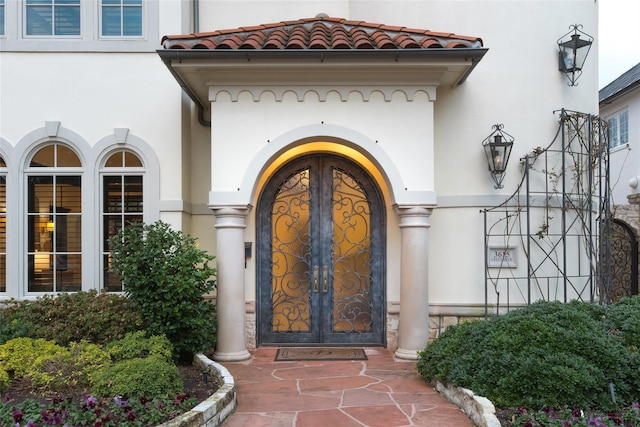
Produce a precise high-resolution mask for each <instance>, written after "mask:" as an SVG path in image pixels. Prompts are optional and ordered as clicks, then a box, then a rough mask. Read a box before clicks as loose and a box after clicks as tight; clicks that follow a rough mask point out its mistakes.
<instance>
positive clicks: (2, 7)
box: [0, 0, 4, 36]
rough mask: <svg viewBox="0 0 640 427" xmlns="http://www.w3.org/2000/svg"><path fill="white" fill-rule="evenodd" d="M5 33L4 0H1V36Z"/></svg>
mask: <svg viewBox="0 0 640 427" xmlns="http://www.w3.org/2000/svg"><path fill="white" fill-rule="evenodd" d="M3 35H4V0H0V36H3Z"/></svg>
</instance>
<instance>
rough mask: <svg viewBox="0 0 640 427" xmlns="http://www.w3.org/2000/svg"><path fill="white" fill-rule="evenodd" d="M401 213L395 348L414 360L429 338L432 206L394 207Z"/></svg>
mask: <svg viewBox="0 0 640 427" xmlns="http://www.w3.org/2000/svg"><path fill="white" fill-rule="evenodd" d="M395 211H396V213H397V214H398V215H399V216H400V232H401V249H400V259H401V264H400V320H399V325H398V350H396V356H397V357H399V358H401V359H417V358H418V354H417V352H418V351H419V350H423V349H424V347H425V345H426V344H427V340H428V339H429V295H428V289H429V267H428V264H429V235H428V230H429V227H430V224H429V216H430V215H431V208H428V207H425V206H418V205H403V206H395Z"/></svg>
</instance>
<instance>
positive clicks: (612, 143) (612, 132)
mask: <svg viewBox="0 0 640 427" xmlns="http://www.w3.org/2000/svg"><path fill="white" fill-rule="evenodd" d="M617 146H618V119H617V118H615V117H612V118H610V119H609V148H613V147H617Z"/></svg>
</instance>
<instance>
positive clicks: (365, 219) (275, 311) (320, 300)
mask: <svg viewBox="0 0 640 427" xmlns="http://www.w3.org/2000/svg"><path fill="white" fill-rule="evenodd" d="M257 214H258V218H257V223H258V229H257V236H258V237H257V240H258V244H257V263H258V267H257V270H258V271H257V276H258V277H257V310H256V311H257V329H258V331H257V333H258V337H257V339H258V344H261V345H264V344H287V345H295V344H299V345H322V344H336V345H340V344H345V345H348V344H362V345H384V343H385V331H384V323H385V322H384V313H385V311H384V308H385V295H384V265H385V263H384V259H385V257H384V235H385V232H384V229H385V222H384V209H383V204H382V200H381V197H380V194H379V191H378V189H377V187H376V186H375V183H374V182H373V180H372V179H371V178H370V177H369V175H368V174H367V173H366V172H365V171H364V170H363V169H361V168H360V167H359V166H357V165H356V164H354V163H352V162H351V161H348V160H346V159H344V158H341V157H336V156H329V155H310V156H306V157H303V158H300V159H296V160H294V161H292V162H291V163H289V164H287V165H286V166H285V167H283V168H282V169H281V170H279V171H278V172H277V173H276V174H275V175H274V176H273V178H272V179H271V180H270V181H269V183H268V184H267V185H266V186H265V190H264V192H263V194H262V196H261V199H260V202H259V206H258V212H257Z"/></svg>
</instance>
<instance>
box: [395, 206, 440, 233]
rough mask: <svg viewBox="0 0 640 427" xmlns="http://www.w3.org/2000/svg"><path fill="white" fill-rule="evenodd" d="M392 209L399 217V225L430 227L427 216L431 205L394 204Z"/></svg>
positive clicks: (429, 214)
mask: <svg viewBox="0 0 640 427" xmlns="http://www.w3.org/2000/svg"><path fill="white" fill-rule="evenodd" d="M393 210H394V211H395V212H396V213H397V214H398V216H399V217H400V224H399V227H400V228H403V227H430V226H431V224H430V223H429V217H430V216H431V212H433V207H431V206H424V205H394V206H393Z"/></svg>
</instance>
